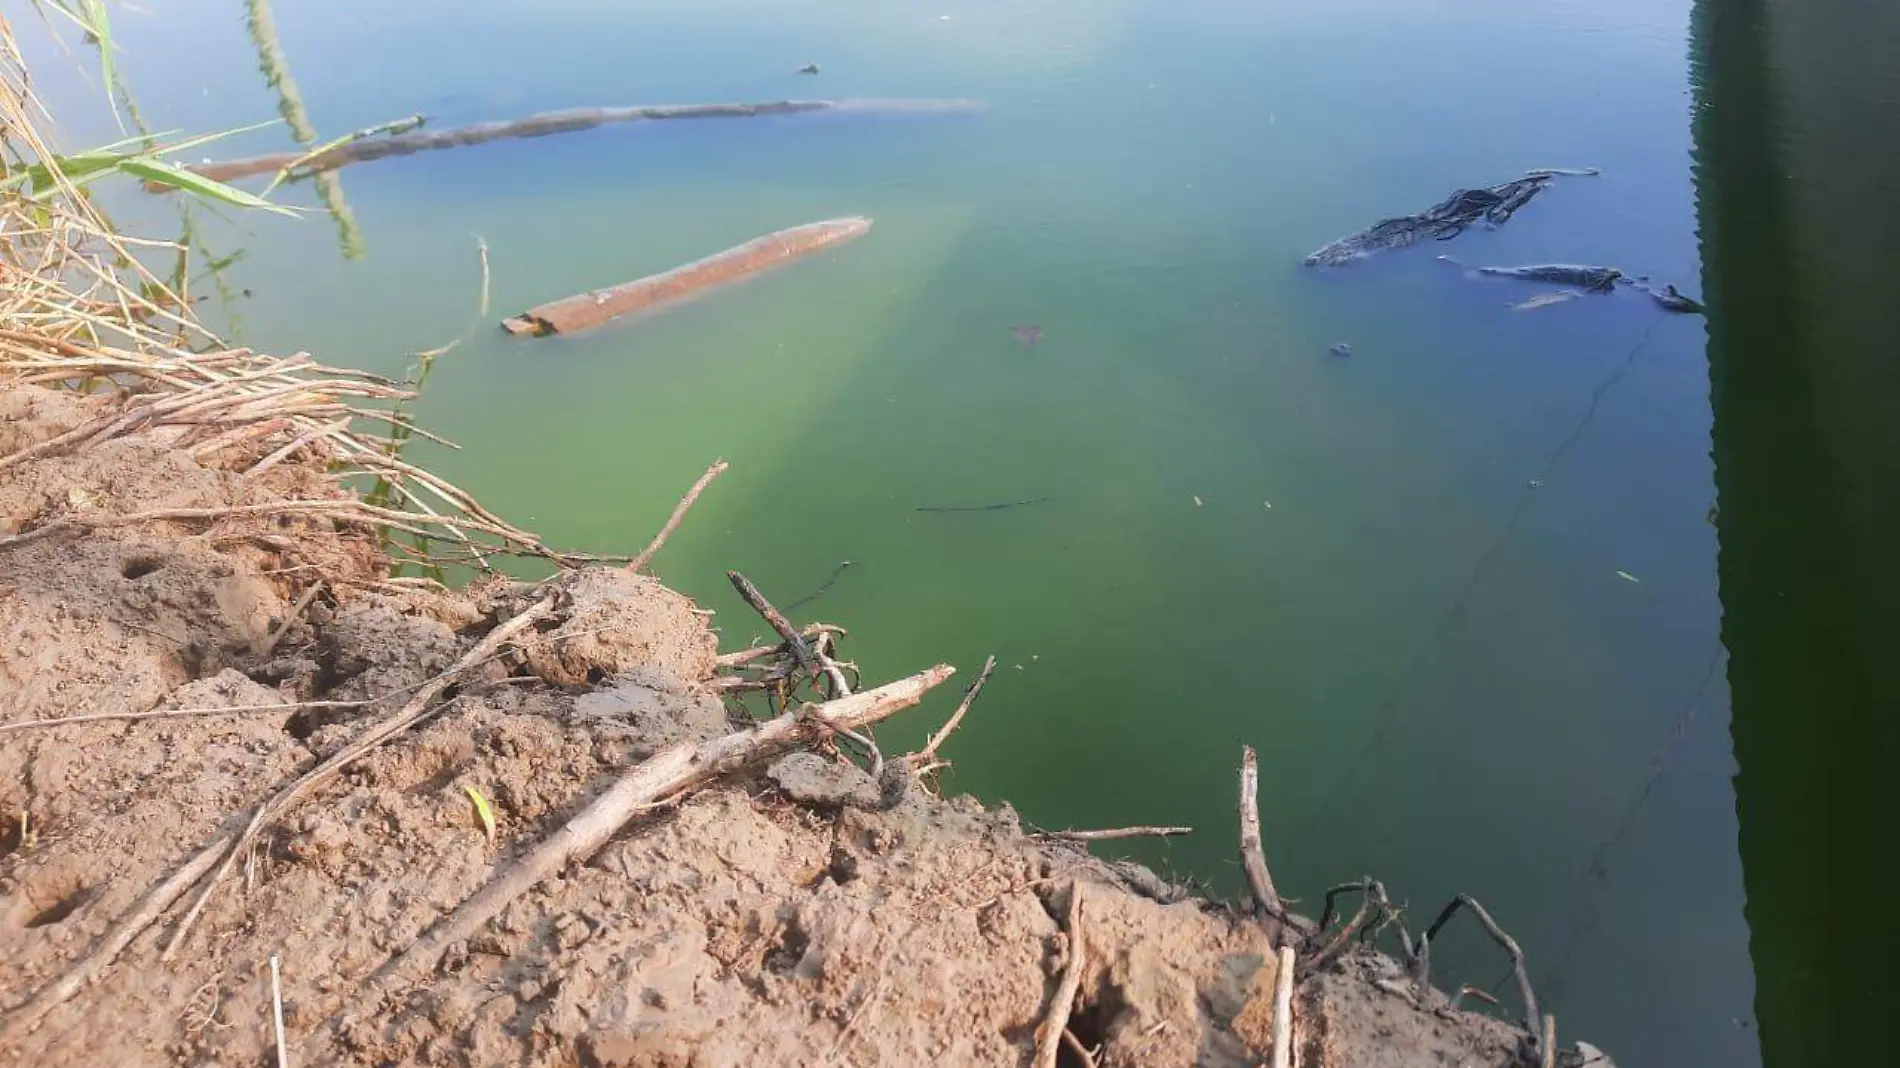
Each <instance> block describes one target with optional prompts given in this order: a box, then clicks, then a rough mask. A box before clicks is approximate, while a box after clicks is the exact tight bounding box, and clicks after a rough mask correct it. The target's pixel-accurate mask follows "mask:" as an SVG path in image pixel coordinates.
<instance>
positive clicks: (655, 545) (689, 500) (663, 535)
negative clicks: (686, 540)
mask: <svg viewBox="0 0 1900 1068" xmlns="http://www.w3.org/2000/svg"><path fill="white" fill-rule="evenodd" d="M730 466H732V465H730V464H728V463H726V461H724V460H715V461H714V462H713V465H712V466H711V467H708V468H707V469H706V473H705V474H703V475H701V476H699V481H698V482H695V483H693V488H692V489H689V490H687V491H686V496H684V497H681V498H680V502H679V503H678V504H677V505H674V506H673V514H672V515H670V516H668V517H667V519H666V525H665V526H663V527H661V528H660V532H659V533H658V534H655V535H654V536H653V540H652V541H650V542H648V543H647V547H646V548H644V549H642V550H640V555H638V556H636V557H634V558H633V560H632V561H631V562H629V563H628V564H627V570H628V571H639V570H641V569H643V568H645V567H646V566H647V564H649V563H651V562H652V561H653V557H654V554H656V553H658V552H659V551H660V547H661V546H663V545H665V544H666V539H668V538H670V537H672V536H673V531H675V530H677V529H679V525H680V520H682V519H685V518H686V512H687V510H688V509H690V508H691V507H692V506H693V502H694V501H697V500H699V495H700V494H701V493H704V492H706V487H707V486H708V485H710V484H711V483H712V480H713V479H715V478H718V477H719V476H720V474H722V473H723V472H724V471H725V470H726V468H728V467H730Z"/></svg>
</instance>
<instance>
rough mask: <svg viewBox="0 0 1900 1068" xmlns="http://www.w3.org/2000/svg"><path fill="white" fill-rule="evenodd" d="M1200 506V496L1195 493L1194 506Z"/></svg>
mask: <svg viewBox="0 0 1900 1068" xmlns="http://www.w3.org/2000/svg"><path fill="white" fill-rule="evenodd" d="M1200 506H1201V498H1200V496H1199V495H1198V494H1197V495H1196V496H1195V498H1194V507H1196V508H1199V507H1200Z"/></svg>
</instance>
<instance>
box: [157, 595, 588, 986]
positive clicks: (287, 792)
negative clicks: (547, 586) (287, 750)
mask: <svg viewBox="0 0 1900 1068" xmlns="http://www.w3.org/2000/svg"><path fill="white" fill-rule="evenodd" d="M553 610H554V598H553V596H552V595H549V596H546V597H543V598H541V600H539V601H537V602H535V603H534V605H532V606H531V607H529V608H528V609H527V610H526V611H523V612H521V613H520V614H518V615H516V616H515V617H513V618H512V619H509V620H508V621H507V622H505V623H503V624H501V625H500V626H498V627H496V628H495V629H494V630H491V631H489V632H488V634H487V636H485V637H484V638H482V640H481V641H479V642H477V643H476V644H475V647H474V648H472V649H470V650H469V651H468V652H467V653H464V654H463V655H462V657H461V659H459V660H457V661H456V662H455V664H454V666H452V667H450V668H449V670H447V671H445V672H443V673H442V674H440V675H438V676H436V677H435V678H434V679H432V680H431V681H430V682H429V683H428V684H427V685H425V686H423V687H422V689H420V690H418V691H417V692H416V694H415V695H414V696H412V697H411V698H410V699H409V700H408V701H407V702H406V703H405V704H404V705H403V706H402V707H401V708H400V709H398V710H396V712H395V713H394V714H393V715H390V716H387V717H385V718H383V719H380V720H378V721H376V722H375V723H374V724H372V725H371V726H370V727H369V728H368V729H367V730H365V731H363V732H362V733H361V734H359V735H357V736H356V738H355V740H354V741H352V742H350V744H349V745H347V746H345V747H344V748H342V749H341V750H338V751H337V752H336V753H334V754H332V755H331V756H330V757H329V758H328V759H326V760H324V761H323V762H322V763H321V764H318V765H317V766H316V767H314V768H312V769H310V770H309V771H307V772H305V773H304V774H302V775H300V776H298V777H297V778H296V779H295V780H293V781H292V782H291V783H290V784H289V785H288V786H285V787H283V788H282V789H280V790H278V791H277V793H276V794H274V795H272V796H271V798H270V799H269V800H267V801H265V802H264V803H263V804H261V805H259V806H257V809H256V811H254V812H253V813H252V814H251V819H250V822H249V823H247V824H246V825H245V827H244V830H243V831H242V832H240V833H239V835H238V837H237V840H236V842H235V843H233V844H232V845H230V846H229V847H219V846H214V847H213V848H214V849H217V850H218V851H219V852H220V853H221V854H222V855H223V858H224V859H223V861H222V862H221V863H220V864H219V865H218V867H217V870H215V871H213V872H212V873H211V877H210V878H209V879H207V880H206V881H205V885H204V888H203V889H201V890H200V891H199V892H198V897H197V899H196V900H194V901H193V902H192V904H191V908H190V909H189V910H188V911H187V912H186V913H185V916H184V918H183V919H181V920H179V921H178V927H177V929H176V930H175V931H174V932H173V933H172V937H171V941H169V942H168V943H166V945H165V951H164V952H163V953H161V954H160V955H159V959H160V960H169V959H171V957H172V955H173V954H175V953H177V952H178V947H179V946H181V945H183V944H184V941H185V937H186V936H187V935H189V934H190V933H191V928H192V924H193V923H195V922H196V921H197V919H198V916H199V914H200V913H202V912H203V911H204V907H205V905H206V904H207V903H208V902H209V901H210V900H211V895H212V893H213V892H214V891H216V890H217V888H218V882H219V880H221V879H223V877H224V876H225V875H226V874H227V873H229V872H230V870H231V867H232V866H233V865H234V864H236V863H237V858H238V855H239V854H241V853H242V852H244V847H245V846H246V845H248V844H249V843H250V841H251V840H252V839H253V838H255V837H257V834H258V832H259V831H261V830H263V828H264V825H265V824H266V823H268V822H270V821H271V820H272V819H274V818H276V817H277V816H279V815H280V814H282V813H283V811H284V810H285V809H287V808H289V807H290V806H291V805H293V804H295V803H297V802H298V801H299V800H301V799H302V798H303V797H304V795H306V794H308V793H309V792H310V791H311V790H313V789H315V788H316V787H317V786H319V785H321V784H323V783H325V782H327V781H329V780H330V779H331V778H333V777H334V776H335V775H336V774H337V773H339V772H341V771H342V770H343V769H344V768H346V767H348V766H349V765H351V764H353V763H355V762H356V761H357V760H360V759H361V758H362V757H364V756H366V755H367V754H369V753H370V751H372V750H374V749H375V748H376V747H377V746H379V745H381V744H382V743H383V742H385V741H387V740H388V739H389V738H391V737H392V736H394V735H396V734H398V733H400V732H402V731H405V730H407V729H409V728H410V727H412V726H414V725H415V724H416V723H417V722H419V721H420V720H421V719H422V718H423V717H424V716H425V715H426V714H427V713H428V712H429V711H431V705H432V704H433V702H434V701H435V698H436V696H437V695H438V694H440V693H441V692H442V691H443V690H445V689H447V688H448V686H449V683H451V682H453V681H454V680H455V679H456V678H457V677H458V676H460V675H461V674H462V673H463V672H465V671H467V670H469V669H470V668H473V667H474V666H475V665H477V664H479V663H481V662H483V661H484V660H486V659H488V657H489V656H490V655H491V654H493V653H494V652H495V651H496V650H498V649H500V648H501V647H502V645H504V644H506V643H507V642H509V641H510V640H512V639H513V638H514V637H515V635H517V634H519V633H521V632H522V631H524V630H526V629H528V628H529V627H530V626H533V625H534V623H535V622H536V621H538V620H540V619H541V618H542V617H543V616H546V615H547V614H548V613H550V612H552V611H553Z"/></svg>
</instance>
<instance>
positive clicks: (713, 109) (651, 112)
mask: <svg viewBox="0 0 1900 1068" xmlns="http://www.w3.org/2000/svg"><path fill="white" fill-rule="evenodd" d="M979 106H980V105H978V104H976V103H975V102H973V101H968V100H770V101H761V102H759V103H755V104H664V105H655V106H643V107H600V108H570V109H568V110H565V111H544V112H540V113H537V114H534V115H528V116H525V117H523V118H519V119H511V120H508V121H505V122H482V123H476V124H475V125H473V126H458V127H452V128H450V129H446V130H426V129H425V130H416V131H413V132H410V133H403V134H396V135H393V136H388V137H364V138H358V139H356V140H353V141H345V142H344V143H342V144H340V145H335V146H332V147H327V148H325V149H323V150H322V151H319V152H315V153H311V152H308V151H301V152H276V153H272V154H270V155H267V156H251V157H247V158H244V159H234V160H225V161H222V162H217V163H200V164H197V165H195V166H193V167H191V168H190V169H191V170H194V171H196V172H198V173H199V174H202V175H204V176H205V177H207V178H214V179H216V180H218V181H221V182H223V181H230V180H231V179H233V178H243V177H249V176H251V175H258V174H275V173H277V172H278V171H281V170H284V169H285V168H292V169H293V171H292V174H291V177H292V178H303V177H306V176H308V175H311V174H315V173H318V172H321V171H328V170H335V169H336V168H338V167H344V166H348V165H349V164H352V163H365V162H368V161H370V160H378V159H384V158H386V157H389V156H407V155H410V154H411V153H415V152H428V151H432V150H436V149H444V148H458V147H461V146H463V145H479V144H484V143H486V142H489V141H499V140H504V139H508V138H519V137H543V136H546V135H548V134H557V133H568V132H570V131H574V130H590V129H593V128H594V127H596V126H607V125H611V124H614V123H624V122H659V121H662V120H678V119H726V118H744V117H748V116H753V115H793V114H798V113H801V112H808V111H871V112H888V113H895V114H911V113H931V112H953V111H969V110H973V109H975V108H977V107H979ZM145 188H146V191H147V192H169V191H170V189H171V187H170V186H166V185H161V184H158V183H147V185H146V187H145Z"/></svg>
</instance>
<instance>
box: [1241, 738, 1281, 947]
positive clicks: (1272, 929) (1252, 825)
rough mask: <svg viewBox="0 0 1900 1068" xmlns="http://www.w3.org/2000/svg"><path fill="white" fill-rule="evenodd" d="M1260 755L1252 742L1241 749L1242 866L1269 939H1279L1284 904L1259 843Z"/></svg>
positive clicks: (1274, 940)
mask: <svg viewBox="0 0 1900 1068" xmlns="http://www.w3.org/2000/svg"><path fill="white" fill-rule="evenodd" d="M1259 796H1260V758H1259V757H1257V756H1256V755H1254V751H1253V746H1251V745H1247V746H1242V747H1241V750H1240V866H1241V869H1242V870H1243V871H1245V872H1246V873H1247V888H1248V889H1249V890H1250V891H1251V892H1252V893H1253V900H1254V906H1255V912H1256V913H1257V914H1259V915H1260V917H1261V921H1262V925H1263V926H1264V927H1265V928H1266V932H1267V940H1268V942H1270V943H1271V944H1273V945H1278V944H1279V942H1280V933H1281V920H1280V916H1281V915H1282V913H1284V912H1285V907H1284V906H1283V905H1282V904H1281V903H1280V892H1279V891H1278V890H1275V889H1274V888H1273V876H1272V875H1271V874H1269V873H1268V871H1267V856H1266V852H1265V850H1264V849H1263V848H1262V846H1261V844H1260V800H1259Z"/></svg>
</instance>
